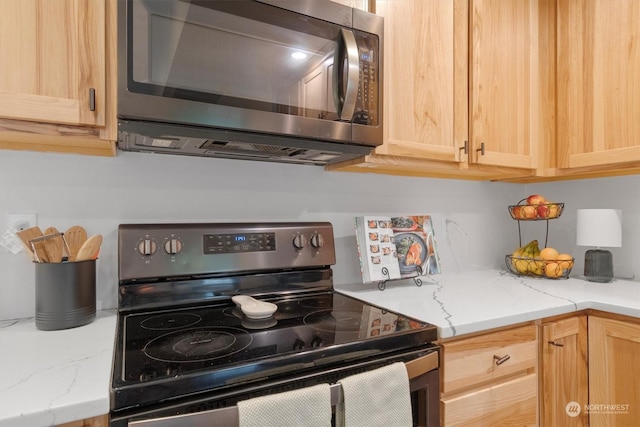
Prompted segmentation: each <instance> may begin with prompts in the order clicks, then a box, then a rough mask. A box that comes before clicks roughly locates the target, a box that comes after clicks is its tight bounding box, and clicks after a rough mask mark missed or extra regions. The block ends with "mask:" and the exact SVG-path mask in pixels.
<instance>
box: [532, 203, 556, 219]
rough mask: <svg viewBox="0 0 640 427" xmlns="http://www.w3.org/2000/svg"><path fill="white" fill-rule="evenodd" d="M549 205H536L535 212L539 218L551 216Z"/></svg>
mask: <svg viewBox="0 0 640 427" xmlns="http://www.w3.org/2000/svg"><path fill="white" fill-rule="evenodd" d="M549 206H550V205H538V206H536V212H537V213H538V217H540V218H552V216H551V209H550V208H549Z"/></svg>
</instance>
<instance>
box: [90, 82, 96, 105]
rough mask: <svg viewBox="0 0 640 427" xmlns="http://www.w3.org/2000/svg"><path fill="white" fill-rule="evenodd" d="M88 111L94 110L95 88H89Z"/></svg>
mask: <svg viewBox="0 0 640 427" xmlns="http://www.w3.org/2000/svg"><path fill="white" fill-rule="evenodd" d="M89 111H96V90H95V89H94V88H92V87H90V88H89Z"/></svg>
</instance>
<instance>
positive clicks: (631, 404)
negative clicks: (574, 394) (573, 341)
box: [587, 316, 640, 427]
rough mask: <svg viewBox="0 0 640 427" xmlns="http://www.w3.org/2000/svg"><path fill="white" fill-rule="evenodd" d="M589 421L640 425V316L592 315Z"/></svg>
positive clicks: (590, 423)
mask: <svg viewBox="0 0 640 427" xmlns="http://www.w3.org/2000/svg"><path fill="white" fill-rule="evenodd" d="M587 409H588V412H589V425H590V426H593V427H598V426H616V427H627V426H628V427H637V426H638V425H640V320H638V319H635V321H623V320H616V319H608V318H604V317H599V316H589V405H588V407H587Z"/></svg>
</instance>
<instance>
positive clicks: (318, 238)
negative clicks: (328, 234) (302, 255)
mask: <svg viewBox="0 0 640 427" xmlns="http://www.w3.org/2000/svg"><path fill="white" fill-rule="evenodd" d="M311 246H313V247H314V248H316V249H320V248H321V247H323V246H324V236H323V235H322V234H320V233H317V234H314V235H313V236H311Z"/></svg>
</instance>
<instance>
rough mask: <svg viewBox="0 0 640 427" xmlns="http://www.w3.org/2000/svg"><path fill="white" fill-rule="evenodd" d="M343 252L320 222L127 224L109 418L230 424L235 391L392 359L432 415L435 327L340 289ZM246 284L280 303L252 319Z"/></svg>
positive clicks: (418, 403)
mask: <svg viewBox="0 0 640 427" xmlns="http://www.w3.org/2000/svg"><path fill="white" fill-rule="evenodd" d="M335 262H336V255H335V247H334V235H333V228H332V226H331V224H330V223H326V222H304V223H297V222H295V223H292V222H288V223H287V222H270V223H210V224H187V223H185V224H123V225H120V227H119V229H118V271H119V273H118V276H119V309H118V326H117V333H116V345H115V353H114V369H113V378H112V390H111V420H110V423H111V426H112V427H121V426H127V425H140V426H143V425H144V426H166V425H172V426H187V425H189V426H193V425H211V424H212V421H213V420H215V425H222V426H231V425H236V424H237V412H236V411H235V409H234V408H235V405H236V403H237V402H238V401H240V400H244V399H248V398H252V397H256V396H260V395H265V394H273V393H278V392H282V391H287V390H292V389H295V388H302V387H307V386H311V385H315V384H319V383H329V384H334V383H336V382H337V381H338V380H340V379H341V378H344V377H346V376H348V375H352V374H355V373H361V372H365V371H368V370H372V369H376V368H378V367H382V366H385V365H387V364H390V363H394V362H398V361H402V362H404V363H405V364H406V365H407V371H408V373H409V377H410V378H411V390H412V402H413V407H414V409H415V413H414V419H415V422H416V425H428V426H435V425H438V418H439V417H438V401H439V397H438V392H439V387H438V369H437V368H438V347H437V346H436V345H434V344H432V342H433V341H435V340H436V338H437V335H436V328H435V326H433V325H429V324H427V323H424V322H420V321H418V320H416V319H411V318H408V317H406V316H403V315H400V314H398V313H393V312H389V311H386V310H383V309H381V308H379V307H376V306H373V305H369V304H367V303H365V302H362V301H359V300H357V299H354V298H351V297H349V296H346V295H343V294H340V293H339V292H335V291H334V289H333V280H332V270H331V265H333V264H334V263H335ZM240 294H242V295H250V296H252V297H254V298H256V299H259V300H263V301H268V302H271V303H273V304H276V305H277V307H278V309H277V311H276V312H275V314H273V316H271V317H269V318H265V319H251V318H248V317H246V316H245V315H244V314H243V313H242V311H241V310H240V309H238V307H236V306H235V305H234V304H233V302H232V301H231V297H232V296H234V295H240ZM338 397H339V396H338ZM225 420H226V421H225ZM203 423H205V424H203Z"/></svg>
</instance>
